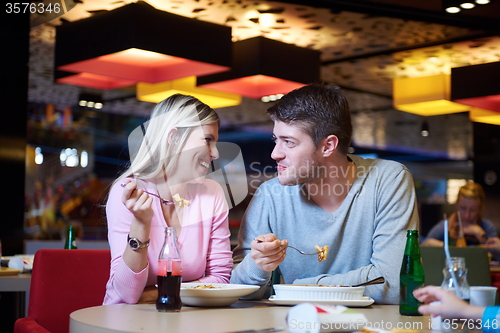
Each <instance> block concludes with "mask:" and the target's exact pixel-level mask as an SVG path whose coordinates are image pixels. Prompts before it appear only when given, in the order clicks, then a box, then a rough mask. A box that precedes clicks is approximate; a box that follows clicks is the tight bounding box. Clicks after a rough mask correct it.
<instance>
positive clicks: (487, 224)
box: [422, 182, 497, 246]
mask: <svg viewBox="0 0 500 333" xmlns="http://www.w3.org/2000/svg"><path fill="white" fill-rule="evenodd" d="M484 200H485V194H484V190H483V188H482V187H481V185H480V184H478V183H474V182H469V183H467V184H466V185H464V186H462V187H461V188H460V190H459V191H458V195H457V201H456V203H455V207H456V211H455V212H454V213H453V214H451V215H450V217H449V219H448V226H449V227H448V229H449V237H450V243H451V244H454V243H455V242H456V240H457V238H458V235H459V223H458V215H457V212H460V217H461V219H462V226H463V232H464V236H465V240H466V242H467V245H478V244H484V243H485V242H486V240H487V239H488V238H492V237H497V231H496V228H495V225H494V224H493V223H492V222H491V221H489V220H484V219H483V218H482V212H483V208H484ZM443 243H444V221H440V222H439V223H438V224H436V225H435V226H434V227H432V229H431V230H430V231H429V233H428V234H427V237H426V240H425V241H424V242H423V243H422V245H423V246H443Z"/></svg>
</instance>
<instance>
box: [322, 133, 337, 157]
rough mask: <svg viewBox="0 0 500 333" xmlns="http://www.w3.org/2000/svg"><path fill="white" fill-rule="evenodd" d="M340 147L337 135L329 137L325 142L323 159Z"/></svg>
mask: <svg viewBox="0 0 500 333" xmlns="http://www.w3.org/2000/svg"><path fill="white" fill-rule="evenodd" d="M338 145H339V138H338V137H337V136H336V135H329V136H328V137H327V138H326V139H324V140H323V151H322V152H321V153H322V154H323V157H328V156H330V155H332V154H333V152H334V151H335V150H336V149H337V146H338Z"/></svg>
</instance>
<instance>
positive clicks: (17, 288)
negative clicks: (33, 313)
mask: <svg viewBox="0 0 500 333" xmlns="http://www.w3.org/2000/svg"><path fill="white" fill-rule="evenodd" d="M30 285H31V274H16V275H2V276H0V292H4V291H7V292H17V293H18V294H19V297H18V300H17V301H18V312H19V313H18V315H19V317H25V316H27V314H28V301H29V297H30Z"/></svg>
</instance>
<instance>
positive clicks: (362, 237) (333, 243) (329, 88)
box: [231, 84, 418, 304]
mask: <svg viewBox="0 0 500 333" xmlns="http://www.w3.org/2000/svg"><path fill="white" fill-rule="evenodd" d="M268 113H269V114H270V116H271V118H272V120H273V121H274V129H273V136H274V140H275V144H276V145H275V147H274V150H273V152H272V154H271V157H272V158H273V159H274V160H276V162H277V164H278V166H277V169H278V177H277V178H274V179H271V180H269V181H267V182H265V183H263V184H262V185H261V186H260V187H259V188H258V189H257V191H256V194H255V196H254V197H253V198H252V201H251V203H250V205H249V207H248V208H247V211H246V212H245V215H244V217H243V221H242V225H241V228H240V231H239V235H238V241H239V244H238V247H237V248H236V249H235V251H234V259H235V262H236V263H238V265H237V266H236V267H235V268H234V269H233V272H232V275H231V283H244V284H254V285H260V286H265V285H267V284H268V282H269V280H270V277H271V273H272V271H273V270H275V269H276V268H279V271H280V272H281V275H282V277H283V279H284V283H296V284H322V285H352V284H357V283H361V282H365V281H368V280H370V279H373V278H376V277H379V276H383V277H384V278H385V281H386V282H385V284H382V285H373V286H369V287H367V288H366V292H365V294H366V295H367V296H370V297H372V298H373V299H374V300H375V301H376V302H378V303H389V304H397V303H398V302H399V271H400V268H401V262H402V258H403V252H404V248H405V242H406V231H407V230H408V229H416V227H417V222H418V213H417V210H416V204H415V191H414V186H413V179H412V176H411V174H410V172H409V171H408V169H407V168H406V167H405V166H404V165H402V164H399V163H396V162H393V161H385V160H379V159H363V158H361V157H358V156H354V155H348V154H347V151H348V148H349V146H350V143H351V134H352V125H351V115H350V111H349V105H348V103H347V100H346V98H345V96H344V95H343V93H342V92H341V90H340V88H339V87H337V86H335V85H332V84H329V85H325V84H312V85H308V86H305V87H302V88H300V89H297V90H294V91H292V92H290V93H288V94H287V95H285V96H284V97H283V98H282V99H280V100H279V101H278V102H276V104H275V105H274V106H272V107H271V108H270V109H269V110H268ZM288 242H290V245H293V246H294V247H297V248H299V249H301V250H302V251H305V252H309V253H313V252H315V250H314V247H315V245H318V246H320V247H323V246H325V245H327V246H329V251H328V255H327V256H326V260H322V261H321V262H318V260H317V258H316V256H307V255H301V254H299V253H298V252H296V251H294V250H291V249H290V250H288V251H287V245H288ZM263 292H264V288H261V289H260V293H256V294H254V295H253V296H254V297H259V296H261V295H262V294H263Z"/></svg>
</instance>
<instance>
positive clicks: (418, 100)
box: [393, 74, 470, 116]
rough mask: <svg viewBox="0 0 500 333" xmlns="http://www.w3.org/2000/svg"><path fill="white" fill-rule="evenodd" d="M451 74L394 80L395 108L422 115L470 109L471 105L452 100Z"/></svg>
mask: <svg viewBox="0 0 500 333" xmlns="http://www.w3.org/2000/svg"><path fill="white" fill-rule="evenodd" d="M450 85H451V84H450V75H447V74H438V75H431V76H424V77H414V78H398V79H395V80H394V85H393V101H394V108H395V109H398V110H401V111H406V112H410V113H415V114H418V115H421V116H436V115H441V114H448V113H456V112H465V111H469V109H470V107H468V106H466V105H463V104H459V103H454V102H452V101H451V100H450Z"/></svg>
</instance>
